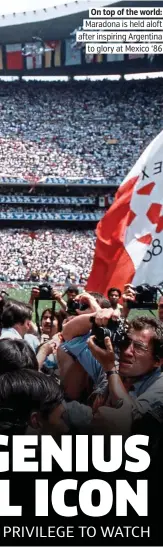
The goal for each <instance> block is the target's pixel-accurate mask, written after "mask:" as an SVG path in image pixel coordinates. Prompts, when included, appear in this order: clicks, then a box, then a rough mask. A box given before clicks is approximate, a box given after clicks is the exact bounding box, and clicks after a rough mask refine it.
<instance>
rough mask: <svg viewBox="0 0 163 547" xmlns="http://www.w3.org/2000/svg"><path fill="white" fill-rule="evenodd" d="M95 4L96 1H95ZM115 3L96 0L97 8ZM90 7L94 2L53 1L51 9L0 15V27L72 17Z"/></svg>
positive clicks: (108, 0)
mask: <svg viewBox="0 0 163 547" xmlns="http://www.w3.org/2000/svg"><path fill="white" fill-rule="evenodd" d="M96 3H97V0H96ZM115 3H116V0H102V2H100V1H99V0H98V5H97V7H98V6H99V7H100V6H109V5H113V4H115ZM91 7H94V2H92V1H91V0H84V1H80V0H73V1H72V0H66V3H65V0H59V4H58V0H54V6H53V7H49V8H48V7H47V8H46V7H45V8H42V9H36V10H32V11H27V10H26V11H22V12H21V13H16V12H13V13H10V14H0V27H8V26H13V25H23V24H27V23H34V22H43V21H48V20H50V19H58V18H61V17H65V16H69V15H74V14H77V13H81V12H86V11H88V10H89V9H90V8H91Z"/></svg>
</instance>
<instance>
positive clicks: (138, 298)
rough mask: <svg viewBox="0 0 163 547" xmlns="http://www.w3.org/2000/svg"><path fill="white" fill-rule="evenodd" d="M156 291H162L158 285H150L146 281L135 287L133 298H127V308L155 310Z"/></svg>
mask: <svg viewBox="0 0 163 547" xmlns="http://www.w3.org/2000/svg"><path fill="white" fill-rule="evenodd" d="M157 291H159V292H162V291H161V290H160V287H158V286H156V285H154V286H150V285H148V284H147V283H146V284H144V285H138V286H137V287H135V300H133V301H132V300H128V302H127V305H128V308H129V309H130V310H131V309H135V308H138V309H139V310H157V307H158V305H157Z"/></svg>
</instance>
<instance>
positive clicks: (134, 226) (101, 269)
mask: <svg viewBox="0 0 163 547" xmlns="http://www.w3.org/2000/svg"><path fill="white" fill-rule="evenodd" d="M162 205H163V131H161V133H160V134H159V135H158V136H157V137H156V138H155V139H154V140H153V141H152V142H151V143H150V144H149V146H148V147H147V148H146V150H145V151H144V152H143V154H142V155H141V156H140V158H139V160H138V161H137V162H136V164H135V166H134V167H133V169H131V171H130V173H129V175H128V176H127V177H126V178H125V179H124V181H123V183H122V184H121V185H120V187H119V189H118V191H117V193H116V196H115V200H114V203H113V205H112V206H111V207H110V209H109V210H108V211H107V213H106V214H105V216H104V217H103V218H102V219H101V220H100V222H99V223H98V225H97V229H96V235H97V243H96V250H95V257H94V262H93V268H92V272H91V274H90V277H89V279H88V283H87V290H88V291H99V292H102V293H103V294H105V295H106V294H107V290H108V289H109V288H110V287H119V288H120V289H121V290H123V287H124V284H125V283H131V282H132V283H133V284H134V285H139V284H142V283H149V284H150V285H155V284H160V283H161V282H163V207H162Z"/></svg>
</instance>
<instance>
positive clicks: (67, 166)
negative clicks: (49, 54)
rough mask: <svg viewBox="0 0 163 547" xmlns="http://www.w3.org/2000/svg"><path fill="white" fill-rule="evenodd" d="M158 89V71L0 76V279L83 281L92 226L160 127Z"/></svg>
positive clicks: (161, 85) (91, 248) (88, 264)
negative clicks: (114, 78) (127, 75)
mask: <svg viewBox="0 0 163 547" xmlns="http://www.w3.org/2000/svg"><path fill="white" fill-rule="evenodd" d="M162 92H163V81H162V80H161V79H160V80H159V79H158V80H146V81H134V82H125V81H124V82H107V81H104V82H96V83H90V82H88V81H87V82H83V83H80V82H68V83H66V84H65V83H55V84H52V83H46V84H45V83H36V82H34V83H28V84H27V83H25V82H18V83H17V82H16V83H13V82H12V83H11V84H6V83H2V82H1V83H0V112H1V124H0V228H1V231H0V246H1V258H0V279H1V281H11V282H12V281H23V280H25V281H30V280H33V279H38V280H42V279H45V280H48V281H51V280H52V281H54V283H58V284H59V283H61V284H64V282H65V279H66V276H67V274H68V273H69V272H71V273H72V274H73V276H72V277H73V279H74V278H75V281H76V282H81V283H83V284H84V283H85V280H86V279H87V277H88V275H89V271H90V269H91V265H92V259H93V254H94V247H95V233H94V231H93V229H92V228H94V226H95V225H96V222H97V221H98V220H99V219H100V218H101V217H102V216H103V214H104V212H105V210H106V207H108V206H109V205H110V204H111V203H112V201H113V199H114V194H115V190H116V188H117V186H118V184H119V183H120V182H121V181H122V180H123V178H124V176H126V174H127V172H128V171H129V169H130V168H131V167H132V166H133V164H134V162H135V161H136V160H137V158H138V157H139V155H140V154H141V152H142V151H143V149H144V148H145V146H146V145H147V144H148V143H149V142H150V141H151V139H152V138H153V137H155V136H156V134H157V133H158V132H159V131H160V130H161V129H162ZM22 179H23V183H22V184H21V180H22ZM40 179H41V180H42V181H43V182H42V183H39V180H40ZM18 181H19V182H18ZM49 181H50V184H51V186H50V185H49V184H47V182H49ZM16 182H17V184H15V183H16ZM53 182H54V185H53ZM97 182H98V185H99V184H100V183H101V187H100V186H97V185H96V183H97ZM72 183H73V185H74V186H73V187H72V186H70V185H71V184H72ZM82 183H83V184H85V183H86V184H87V185H88V186H84V187H83V185H82ZM101 199H103V203H102V202H101V201H100V200H101ZM59 218H61V220H62V227H63V228H64V229H60V230H58V229H57V227H58V225H57V220H58V219H59ZM70 220H73V222H74V224H73V227H72V224H71V225H70V222H68V221H70ZM84 220H85V221H88V220H89V223H88V227H89V228H90V230H89V232H88V231H86V230H85V227H86V225H84ZM16 221H19V222H20V225H19V227H21V228H22V229H18V224H17V223H16ZM24 221H26V223H25V224H24ZM32 221H34V222H35V221H37V222H36V223H35V226H33V224H32ZM77 221H83V224H82V222H78V223H77ZM75 222H76V225H75ZM48 223H49V225H48ZM36 224H37V227H36ZM7 226H10V229H7ZM78 227H80V231H78V230H77V228H78ZM82 227H83V229H82ZM29 228H30V230H29ZM43 228H44V229H43ZM33 229H34V230H35V234H34V238H32V237H31V230H33Z"/></svg>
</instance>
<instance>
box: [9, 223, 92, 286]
mask: <svg viewBox="0 0 163 547" xmlns="http://www.w3.org/2000/svg"><path fill="white" fill-rule="evenodd" d="M94 246H95V235H94V232H93V231H91V230H89V231H81V232H80V231H77V230H73V231H72V230H57V229H56V230H46V231H45V230H37V231H36V232H30V231H24V230H23V229H22V230H12V229H8V230H0V248H1V257H0V280H1V281H6V282H8V281H24V280H25V281H31V280H39V281H53V282H54V283H55V284H63V285H64V283H65V279H66V276H67V275H68V274H69V272H70V274H71V277H72V280H73V281H74V282H76V283H79V282H81V283H83V284H85V280H86V279H87V277H88V274H89V271H90V268H91V264H92V260H93V255H94Z"/></svg>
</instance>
